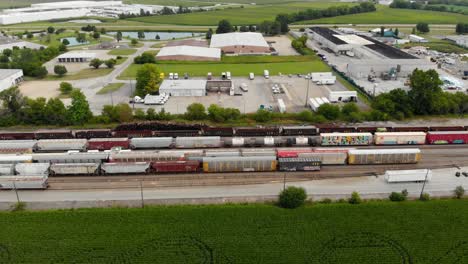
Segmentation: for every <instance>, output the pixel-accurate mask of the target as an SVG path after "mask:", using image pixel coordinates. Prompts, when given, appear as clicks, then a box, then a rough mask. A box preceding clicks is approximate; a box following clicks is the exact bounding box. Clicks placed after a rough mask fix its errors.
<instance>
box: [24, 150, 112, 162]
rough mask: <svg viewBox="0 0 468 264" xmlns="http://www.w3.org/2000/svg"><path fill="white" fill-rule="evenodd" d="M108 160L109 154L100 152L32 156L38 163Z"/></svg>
mask: <svg viewBox="0 0 468 264" xmlns="http://www.w3.org/2000/svg"><path fill="white" fill-rule="evenodd" d="M108 158H109V153H107V152H99V151H88V152H76V151H75V152H66V153H34V154H32V159H33V160H34V161H36V162H51V163H100V162H101V161H106V160H107V159H108Z"/></svg>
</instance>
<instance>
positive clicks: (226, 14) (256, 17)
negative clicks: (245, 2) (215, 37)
mask: <svg viewBox="0 0 468 264" xmlns="http://www.w3.org/2000/svg"><path fill="white" fill-rule="evenodd" d="M337 5H340V6H341V5H348V6H352V5H353V4H349V3H337V2H307V3H305V2H302V3H288V4H276V5H264V6H262V5H260V6H245V7H244V8H231V9H223V10H216V11H209V12H198V13H190V14H181V15H171V16H150V17H138V18H131V19H129V20H130V21H140V22H146V23H155V24H173V25H195V26H200V25H207V26H211V25H217V24H218V21H219V20H221V19H228V20H229V21H230V22H231V23H232V24H234V25H248V24H258V23H261V22H262V21H264V20H274V18H275V17H276V15H277V14H279V13H293V12H298V11H302V10H304V9H307V8H317V9H324V8H327V7H330V6H337Z"/></svg>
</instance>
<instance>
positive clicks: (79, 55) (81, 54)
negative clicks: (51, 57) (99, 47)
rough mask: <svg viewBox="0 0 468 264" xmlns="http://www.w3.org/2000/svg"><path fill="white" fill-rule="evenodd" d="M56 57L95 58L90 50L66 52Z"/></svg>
mask: <svg viewBox="0 0 468 264" xmlns="http://www.w3.org/2000/svg"><path fill="white" fill-rule="evenodd" d="M57 58H60V59H62V58H89V59H93V58H96V53H92V52H67V53H64V54H61V55H59V56H58V57H57Z"/></svg>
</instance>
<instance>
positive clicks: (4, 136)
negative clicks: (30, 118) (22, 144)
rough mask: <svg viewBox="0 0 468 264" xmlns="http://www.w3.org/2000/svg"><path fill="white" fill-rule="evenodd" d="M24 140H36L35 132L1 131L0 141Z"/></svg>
mask: <svg viewBox="0 0 468 264" xmlns="http://www.w3.org/2000/svg"><path fill="white" fill-rule="evenodd" d="M13 139H17V140H24V139H35V135H34V132H11V131H0V140H13Z"/></svg>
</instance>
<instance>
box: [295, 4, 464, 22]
mask: <svg viewBox="0 0 468 264" xmlns="http://www.w3.org/2000/svg"><path fill="white" fill-rule="evenodd" d="M467 19H468V16H465V15H461V14H454V13H447V12H435V11H425V10H411V9H395V8H389V7H386V6H381V5H378V6H377V11H376V12H369V13H362V14H354V15H346V16H338V17H328V18H321V19H316V20H307V21H301V22H298V23H296V24H349V23H352V24H416V23H419V22H426V23H429V24H456V23H459V22H463V21H466V20H467Z"/></svg>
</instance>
